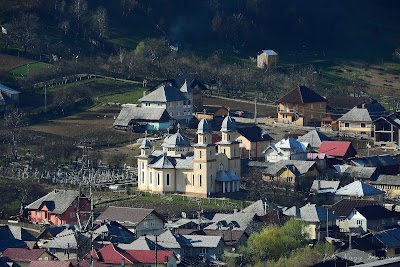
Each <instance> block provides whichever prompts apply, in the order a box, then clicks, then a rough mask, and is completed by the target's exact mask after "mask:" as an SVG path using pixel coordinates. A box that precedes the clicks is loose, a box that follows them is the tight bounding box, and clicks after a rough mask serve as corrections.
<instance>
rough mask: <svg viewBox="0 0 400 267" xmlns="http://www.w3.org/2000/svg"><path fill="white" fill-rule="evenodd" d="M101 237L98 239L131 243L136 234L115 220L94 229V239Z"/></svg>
mask: <svg viewBox="0 0 400 267" xmlns="http://www.w3.org/2000/svg"><path fill="white" fill-rule="evenodd" d="M96 238H99V240H98V241H102V240H107V241H110V242H111V243H113V244H115V243H124V244H127V243H131V242H133V241H134V240H135V234H134V233H133V232H131V231H129V229H128V228H126V227H124V226H122V225H121V224H119V223H117V222H115V221H113V222H107V223H105V224H103V225H101V226H100V227H99V228H97V229H96V230H94V231H93V240H95V239H96Z"/></svg>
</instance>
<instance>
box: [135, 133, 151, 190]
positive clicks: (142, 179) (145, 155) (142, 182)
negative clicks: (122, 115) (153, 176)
mask: <svg viewBox="0 0 400 267" xmlns="http://www.w3.org/2000/svg"><path fill="white" fill-rule="evenodd" d="M146 135H147V133H146ZM139 148H140V156H138V157H137V158H138V189H141V190H148V189H149V188H148V181H147V173H148V170H147V169H148V168H147V166H148V164H149V162H150V161H151V160H152V159H153V156H152V155H151V153H152V151H153V146H152V145H151V143H150V140H149V139H147V136H145V137H144V138H143V141H142V143H141V145H140V147H139Z"/></svg>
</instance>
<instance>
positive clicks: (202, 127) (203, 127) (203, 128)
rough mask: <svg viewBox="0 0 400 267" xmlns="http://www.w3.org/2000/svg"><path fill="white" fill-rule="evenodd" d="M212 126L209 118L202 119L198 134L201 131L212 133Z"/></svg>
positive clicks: (202, 132)
mask: <svg viewBox="0 0 400 267" xmlns="http://www.w3.org/2000/svg"><path fill="white" fill-rule="evenodd" d="M212 132H213V130H212V127H211V123H210V122H208V120H207V119H205V118H204V119H201V121H200V122H199V125H198V126H197V132H196V133H197V134H199V133H201V134H204V133H212Z"/></svg>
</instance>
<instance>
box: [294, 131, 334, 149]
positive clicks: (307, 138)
mask: <svg viewBox="0 0 400 267" xmlns="http://www.w3.org/2000/svg"><path fill="white" fill-rule="evenodd" d="M297 141H299V142H302V143H308V144H309V145H310V147H311V149H312V151H318V149H319V147H320V146H321V144H322V142H323V141H332V139H331V138H330V137H328V136H326V135H325V134H323V133H321V132H319V131H317V130H312V131H309V132H308V133H306V134H305V135H303V136H300V137H299V138H297Z"/></svg>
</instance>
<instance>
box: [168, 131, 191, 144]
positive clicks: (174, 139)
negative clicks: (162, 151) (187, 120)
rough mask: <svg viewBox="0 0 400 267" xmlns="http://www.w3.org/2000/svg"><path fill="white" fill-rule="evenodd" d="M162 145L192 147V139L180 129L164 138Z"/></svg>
mask: <svg viewBox="0 0 400 267" xmlns="http://www.w3.org/2000/svg"><path fill="white" fill-rule="evenodd" d="M161 146H162V147H169V148H174V147H190V146H191V145H190V140H189V138H187V137H186V136H184V135H181V133H180V132H179V131H178V132H177V133H175V134H172V135H170V136H168V137H166V138H165V139H164V142H163V144H162V145H161Z"/></svg>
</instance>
